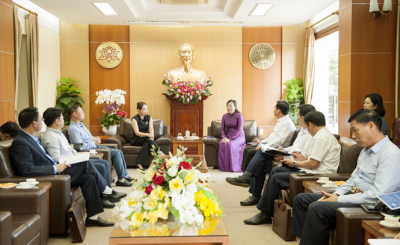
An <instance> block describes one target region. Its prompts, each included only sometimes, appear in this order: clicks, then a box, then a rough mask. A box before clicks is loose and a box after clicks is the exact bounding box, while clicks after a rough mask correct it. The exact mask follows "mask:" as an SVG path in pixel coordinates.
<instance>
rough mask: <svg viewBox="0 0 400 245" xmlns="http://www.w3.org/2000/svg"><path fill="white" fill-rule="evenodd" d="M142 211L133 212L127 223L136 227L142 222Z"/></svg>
mask: <svg viewBox="0 0 400 245" xmlns="http://www.w3.org/2000/svg"><path fill="white" fill-rule="evenodd" d="M143 218H144V215H143V213H134V214H133V215H132V217H131V222H129V224H130V225H131V226H133V227H138V226H141V225H142V224H143Z"/></svg>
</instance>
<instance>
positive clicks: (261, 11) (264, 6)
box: [249, 3, 274, 17]
mask: <svg viewBox="0 0 400 245" xmlns="http://www.w3.org/2000/svg"><path fill="white" fill-rule="evenodd" d="M272 6H274V4H272V3H257V4H256V6H254V8H253V10H251V12H250V14H249V16H251V17H262V16H264V15H265V14H266V13H267V12H268V11H269V10H270V9H271V8H272Z"/></svg>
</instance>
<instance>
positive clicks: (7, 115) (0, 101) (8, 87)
mask: <svg viewBox="0 0 400 245" xmlns="http://www.w3.org/2000/svg"><path fill="white" fill-rule="evenodd" d="M0 23H1V25H0V33H1V34H0V64H1V65H0V81H1V89H0V112H1V113H0V114H1V115H0V125H1V124H3V123H5V122H6V121H15V85H14V84H15V81H14V80H15V75H14V70H15V66H14V26H13V8H12V1H11V0H0Z"/></svg>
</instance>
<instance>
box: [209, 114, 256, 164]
mask: <svg viewBox="0 0 400 245" xmlns="http://www.w3.org/2000/svg"><path fill="white" fill-rule="evenodd" d="M243 130H244V134H245V137H246V142H250V141H254V140H256V139H258V136H259V129H258V127H257V122H256V121H255V120H244V122H243ZM207 135H208V136H212V137H214V138H205V139H204V140H203V141H204V155H205V157H206V161H207V166H208V167H217V166H218V142H219V140H220V139H221V120H213V121H212V122H211V127H208V131H207Z"/></svg>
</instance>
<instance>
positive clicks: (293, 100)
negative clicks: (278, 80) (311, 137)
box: [285, 78, 304, 125]
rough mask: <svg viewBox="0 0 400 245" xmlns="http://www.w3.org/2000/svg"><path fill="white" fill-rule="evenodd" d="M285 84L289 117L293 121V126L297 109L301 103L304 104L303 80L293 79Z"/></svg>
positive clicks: (295, 121)
mask: <svg viewBox="0 0 400 245" xmlns="http://www.w3.org/2000/svg"><path fill="white" fill-rule="evenodd" d="M285 84H286V91H287V94H286V101H287V102H289V105H290V111H289V117H290V118H291V119H292V120H293V122H294V123H295V125H297V124H298V122H297V108H298V107H299V105H300V104H301V103H304V100H303V98H304V87H303V79H301V78H293V79H291V80H288V81H286V82H285Z"/></svg>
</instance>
